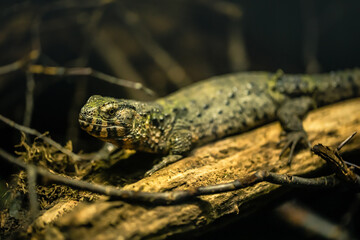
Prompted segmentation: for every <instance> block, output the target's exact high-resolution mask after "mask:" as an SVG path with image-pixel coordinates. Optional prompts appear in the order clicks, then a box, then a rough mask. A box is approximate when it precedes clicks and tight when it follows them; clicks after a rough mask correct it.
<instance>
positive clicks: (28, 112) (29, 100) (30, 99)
mask: <svg viewBox="0 0 360 240" xmlns="http://www.w3.org/2000/svg"><path fill="white" fill-rule="evenodd" d="M31 40H32V49H33V51H32V52H36V53H37V54H36V55H34V56H33V57H31V58H30V60H29V62H28V63H27V64H29V65H31V64H34V63H35V62H36V61H37V60H38V58H39V56H40V54H41V44H40V17H37V18H36V19H35V20H34V22H33V23H32V39H31ZM34 89H35V79H34V75H33V74H32V73H31V72H29V71H26V93H25V111H24V121H23V125H24V126H26V127H30V125H31V118H32V113H33V108H34Z"/></svg>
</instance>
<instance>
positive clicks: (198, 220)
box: [32, 98, 360, 239]
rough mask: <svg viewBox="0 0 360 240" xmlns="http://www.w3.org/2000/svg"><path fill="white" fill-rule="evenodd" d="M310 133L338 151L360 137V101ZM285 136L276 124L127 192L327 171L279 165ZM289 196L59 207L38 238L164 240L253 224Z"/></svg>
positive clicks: (40, 222) (309, 125)
mask: <svg viewBox="0 0 360 240" xmlns="http://www.w3.org/2000/svg"><path fill="white" fill-rule="evenodd" d="M304 127H305V129H306V131H307V133H308V135H309V139H310V141H311V142H312V144H317V143H322V144H324V145H328V146H333V145H337V144H338V143H339V142H341V141H342V140H343V139H345V138H346V137H348V136H349V135H350V134H351V133H353V132H354V131H359V130H360V98H359V99H353V100H349V101H344V102H341V103H338V104H334V105H331V106H327V107H324V108H320V109H317V110H315V111H313V112H311V113H310V114H309V115H308V116H307V117H306V119H305V121H304ZM280 132H281V128H280V125H279V123H277V122H276V123H272V124H268V125H266V126H263V127H260V128H257V129H254V130H252V131H249V132H247V133H244V134H240V135H237V136H232V137H228V138H226V139H223V140H220V141H218V142H215V143H211V144H208V145H206V146H203V147H200V148H198V149H196V150H194V151H193V152H192V153H191V155H190V156H189V157H187V158H185V159H182V160H181V161H179V162H177V163H175V164H172V165H170V166H168V167H166V168H164V169H162V170H160V171H158V172H156V173H155V174H153V175H152V176H151V177H148V178H144V179H141V180H140V181H138V182H136V183H133V184H129V185H126V186H125V187H124V189H131V190H139V191H151V192H158V191H171V190H183V189H189V188H192V187H197V186H204V185H209V184H216V183H224V182H230V181H232V180H234V179H237V178H241V177H243V176H246V175H248V174H249V173H253V172H254V171H257V170H268V171H273V172H276V173H281V174H284V173H287V174H291V175H304V174H306V175H307V176H311V175H314V174H315V172H316V170H319V169H320V168H322V167H324V164H325V162H324V161H323V160H322V159H320V158H319V157H317V156H315V155H312V154H311V153H310V151H309V150H303V151H301V152H299V153H298V154H297V155H296V156H295V158H294V160H293V163H292V165H291V166H290V167H289V166H287V164H286V163H287V158H286V157H285V158H283V159H280V160H279V158H278V155H279V153H280V149H279V148H278V147H277V142H278V139H279V135H280ZM359 147H360V137H355V139H354V140H353V141H352V142H350V143H349V144H348V145H346V146H345V147H344V148H343V149H342V152H346V151H351V150H354V149H356V148H359ZM345 160H346V159H345ZM286 189H287V188H285V187H281V186H279V185H275V184H270V183H259V184H257V185H255V186H252V187H248V188H245V189H241V190H237V191H233V192H228V193H222V194H215V195H209V196H202V197H199V198H197V199H194V200H193V201H191V202H186V203H183V204H176V205H170V206H154V205H147V204H131V203H126V202H123V201H107V197H101V198H100V199H99V200H97V201H95V202H92V203H79V204H73V203H72V204H70V205H69V204H67V203H59V204H60V205H61V204H67V205H68V206H71V207H59V206H55V207H56V208H57V209H61V210H59V211H58V212H56V210H54V209H50V210H48V211H54V212H55V213H56V214H57V216H58V217H57V218H54V217H53V216H54V215H56V214H54V213H52V214H50V215H51V216H52V220H51V221H49V220H46V219H44V218H43V219H42V218H41V217H39V219H37V220H36V221H35V224H33V225H32V233H33V234H34V235H38V236H41V237H51V238H52V239H64V238H66V239H79V238H81V239H115V238H116V239H144V238H145V239H147V238H155V239H163V238H166V237H168V236H172V235H175V234H181V233H186V232H189V231H191V230H199V229H203V228H206V227H211V223H213V222H214V221H215V220H221V219H228V218H229V217H235V218H240V217H244V216H247V215H249V214H251V213H252V212H254V211H257V210H259V209H261V207H262V206H263V205H266V204H268V203H270V202H271V201H273V200H274V199H275V198H277V197H279V196H280V195H281V194H282V193H284V192H285V191H282V190H286ZM59 204H58V205H59ZM55 207H54V208H55ZM64 213H66V214H64ZM43 216H45V215H43ZM44 222H46V223H44ZM50 223H51V224H50Z"/></svg>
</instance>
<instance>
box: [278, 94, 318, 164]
mask: <svg viewBox="0 0 360 240" xmlns="http://www.w3.org/2000/svg"><path fill="white" fill-rule="evenodd" d="M314 107H315V101H314V100H313V99H312V98H311V97H299V98H295V99H290V100H288V101H286V102H285V103H284V104H283V105H282V106H281V107H280V108H279V110H278V111H277V116H278V118H279V121H280V123H281V126H282V128H283V130H284V132H285V138H284V139H283V140H281V141H280V143H284V146H283V148H282V150H281V153H280V156H279V157H281V156H282V155H283V154H284V153H285V151H286V150H287V149H288V148H290V152H289V158H288V163H289V164H290V163H291V161H292V158H293V155H294V151H295V148H296V146H297V145H298V143H302V144H304V145H306V146H307V147H311V144H310V142H309V140H308V137H307V134H306V132H305V130H304V128H303V124H302V118H303V117H304V116H305V115H306V113H307V112H308V111H309V110H311V109H313V108H314Z"/></svg>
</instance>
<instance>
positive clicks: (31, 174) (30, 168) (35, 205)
mask: <svg viewBox="0 0 360 240" xmlns="http://www.w3.org/2000/svg"><path fill="white" fill-rule="evenodd" d="M26 172H27V179H28V191H29V202H30V217H31V219H32V220H34V219H35V218H36V217H37V215H38V214H39V202H38V199H37V194H36V178H37V169H36V167H35V166H34V165H32V164H29V165H27V168H26Z"/></svg>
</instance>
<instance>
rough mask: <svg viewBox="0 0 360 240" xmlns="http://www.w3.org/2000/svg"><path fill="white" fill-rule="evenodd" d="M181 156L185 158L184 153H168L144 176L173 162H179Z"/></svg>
mask: <svg viewBox="0 0 360 240" xmlns="http://www.w3.org/2000/svg"><path fill="white" fill-rule="evenodd" d="M181 158H183V156H182V155H168V156H166V157H163V158H162V159H161V161H160V162H159V163H158V164H155V165H154V166H153V167H152V168H151V169H150V170H149V171H147V172H146V173H145V174H144V177H149V176H151V175H152V174H153V173H154V172H156V171H158V170H160V169H162V168H164V167H166V166H167V165H169V164H171V163H174V162H177V161H178V160H180V159H181Z"/></svg>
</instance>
